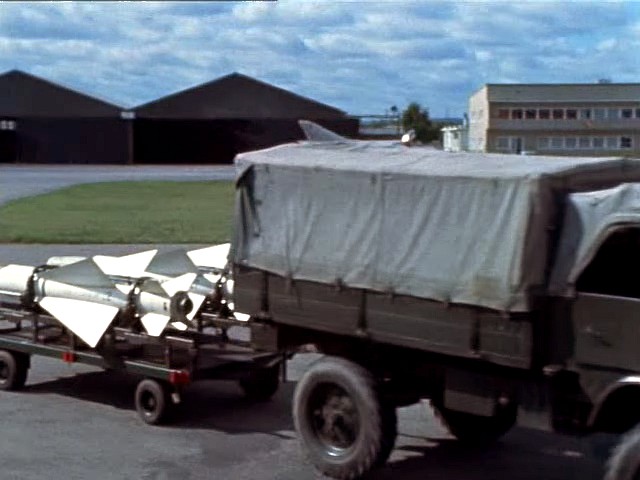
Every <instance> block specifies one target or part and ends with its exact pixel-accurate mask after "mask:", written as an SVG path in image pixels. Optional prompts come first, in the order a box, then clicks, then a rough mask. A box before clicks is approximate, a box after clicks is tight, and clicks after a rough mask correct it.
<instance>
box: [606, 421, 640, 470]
mask: <svg viewBox="0 0 640 480" xmlns="http://www.w3.org/2000/svg"><path fill="white" fill-rule="evenodd" d="M604 478H605V480H640V426H637V427H636V428H634V429H633V430H631V431H630V432H629V433H627V434H626V435H625V436H624V437H623V438H622V441H621V442H620V443H619V444H618V446H617V447H616V448H615V449H614V450H613V453H612V454H611V457H610V458H609V461H608V462H607V473H606V475H605V477H604Z"/></svg>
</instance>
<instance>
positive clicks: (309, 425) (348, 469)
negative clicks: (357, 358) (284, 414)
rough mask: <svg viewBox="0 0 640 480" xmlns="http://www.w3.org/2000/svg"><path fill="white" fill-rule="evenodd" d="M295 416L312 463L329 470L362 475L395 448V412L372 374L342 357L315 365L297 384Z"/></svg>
mask: <svg viewBox="0 0 640 480" xmlns="http://www.w3.org/2000/svg"><path fill="white" fill-rule="evenodd" d="M293 419H294V423H295V426H296V430H297V432H298V435H299V437H300V439H301V441H302V443H303V445H304V446H305V447H306V450H307V454H308V456H309V459H310V460H311V462H312V463H313V464H314V465H315V466H316V467H317V468H318V470H320V471H321V472H322V473H324V474H325V475H328V476H330V477H333V478H338V479H354V478H359V477H361V476H362V475H363V474H365V473H366V472H367V471H369V470H370V469H371V468H373V467H375V466H379V465H381V464H384V462H386V460H387V458H388V457H389V454H390V453H391V451H392V450H393V445H394V443H395V439H396V435H397V429H396V411H395V407H393V406H392V405H391V404H390V403H387V402H386V401H384V399H383V398H382V396H381V395H380V393H379V391H378V388H377V383H376V381H375V379H374V377H373V376H372V374H371V373H370V372H369V371H368V370H366V369H365V368H363V367H361V366H360V365H357V364H355V363H352V362H350V361H347V360H344V359H340V358H331V357H329V358H326V359H323V360H321V361H320V362H318V363H316V364H315V365H314V366H312V367H311V368H310V369H309V370H308V371H307V372H306V373H305V375H304V376H303V377H302V379H301V380H300V382H299V383H298V385H297V387H296V391H295V394H294V399H293Z"/></svg>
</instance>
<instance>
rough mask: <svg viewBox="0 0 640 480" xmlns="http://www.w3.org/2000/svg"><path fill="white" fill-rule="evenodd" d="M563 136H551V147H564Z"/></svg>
mask: <svg viewBox="0 0 640 480" xmlns="http://www.w3.org/2000/svg"><path fill="white" fill-rule="evenodd" d="M562 143H563V142H562V137H551V148H553V149H560V148H562Z"/></svg>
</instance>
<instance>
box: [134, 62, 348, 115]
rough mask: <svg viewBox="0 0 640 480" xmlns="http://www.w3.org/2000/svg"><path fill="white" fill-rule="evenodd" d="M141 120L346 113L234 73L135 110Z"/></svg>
mask: <svg viewBox="0 0 640 480" xmlns="http://www.w3.org/2000/svg"><path fill="white" fill-rule="evenodd" d="M134 110H135V112H136V117H139V118H168V119H249V118H265V119H266V118H280V119H284V118H288V119H299V118H313V119H322V118H344V117H345V115H346V114H345V112H343V111H342V110H339V109H337V108H334V107H331V106H329V105H326V104H323V103H320V102H317V101H315V100H311V99H309V98H306V97H302V96H300V95H297V94H295V93H292V92H289V91H288V90H284V89H282V88H279V87H276V86H274V85H271V84H268V83H265V82H262V81H260V80H256V79H255V78H251V77H248V76H246V75H242V74H240V73H232V74H230V75H226V76H224V77H220V78H218V79H216V80H212V81H210V82H207V83H204V84H202V85H198V86H195V87H192V88H188V89H186V90H182V91H180V92H177V93H173V94H171V95H167V96H166V97H163V98H160V99H158V100H154V101H152V102H149V103H146V104H143V105H140V106H138V107H136V108H135V109H134Z"/></svg>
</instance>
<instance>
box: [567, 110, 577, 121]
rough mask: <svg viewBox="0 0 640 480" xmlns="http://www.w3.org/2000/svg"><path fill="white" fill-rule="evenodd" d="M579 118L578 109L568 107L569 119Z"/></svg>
mask: <svg viewBox="0 0 640 480" xmlns="http://www.w3.org/2000/svg"><path fill="white" fill-rule="evenodd" d="M576 118H578V111H577V110H576V109H575V108H567V120H575V119H576Z"/></svg>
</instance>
